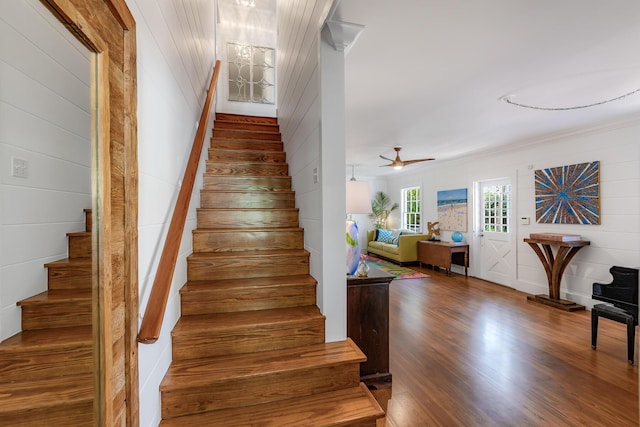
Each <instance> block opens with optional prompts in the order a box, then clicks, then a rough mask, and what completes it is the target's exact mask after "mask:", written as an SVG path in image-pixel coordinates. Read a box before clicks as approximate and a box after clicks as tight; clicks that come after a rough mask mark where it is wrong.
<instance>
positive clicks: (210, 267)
mask: <svg viewBox="0 0 640 427" xmlns="http://www.w3.org/2000/svg"><path fill="white" fill-rule="evenodd" d="M187 265H188V267H187V279H188V280H211V279H236V278H247V279H250V278H252V277H274V276H286V275H288V274H291V275H298V274H309V257H308V256H293V257H292V256H288V255H283V256H269V257H266V256H265V257H257V256H251V257H247V256H238V257H229V258H227V257H225V258H222V259H218V258H191V257H189V258H187Z"/></svg>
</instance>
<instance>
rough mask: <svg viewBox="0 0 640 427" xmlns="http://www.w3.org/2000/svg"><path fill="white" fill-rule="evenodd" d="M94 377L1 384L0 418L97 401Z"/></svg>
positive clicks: (54, 378) (56, 378) (76, 376)
mask: <svg viewBox="0 0 640 427" xmlns="http://www.w3.org/2000/svg"><path fill="white" fill-rule="evenodd" d="M93 391H94V387H93V373H84V374H78V373H74V374H73V375H70V376H64V377H53V378H45V379H39V380H38V379H30V380H29V381H15V382H8V383H0V396H2V405H0V415H1V414H2V413H3V412H16V411H22V410H28V409H33V408H47V407H54V406H57V405H59V404H60V403H65V404H72V403H74V402H83V401H84V402H86V401H91V400H93Z"/></svg>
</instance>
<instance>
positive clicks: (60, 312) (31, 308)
mask: <svg viewBox="0 0 640 427" xmlns="http://www.w3.org/2000/svg"><path fill="white" fill-rule="evenodd" d="M82 325H91V300H89V301H83V302H57V303H51V304H37V305H27V306H22V330H31V329H44V328H64V327H67V326H82Z"/></svg>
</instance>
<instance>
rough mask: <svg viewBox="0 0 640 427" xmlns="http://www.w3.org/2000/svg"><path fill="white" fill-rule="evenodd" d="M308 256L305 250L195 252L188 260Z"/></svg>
mask: <svg viewBox="0 0 640 427" xmlns="http://www.w3.org/2000/svg"><path fill="white" fill-rule="evenodd" d="M283 255H287V256H308V255H309V252H307V251H306V250H305V249H276V250H265V251H243V252H194V253H192V254H191V255H189V257H188V258H191V259H200V258H248V257H252V256H259V257H270V256H283Z"/></svg>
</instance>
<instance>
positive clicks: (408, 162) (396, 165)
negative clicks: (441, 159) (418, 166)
mask: <svg viewBox="0 0 640 427" xmlns="http://www.w3.org/2000/svg"><path fill="white" fill-rule="evenodd" d="M393 149H394V150H395V152H396V158H395V159H394V160H391V159H390V158H388V157H385V156H383V155H380V158H381V159H383V160H388V161H390V162H391V163H389V164H388V165H382V166H381V167H384V166H391V167H392V168H394V169H395V170H397V171H399V170H400V169H402V168H403V167H405V166H407V165H411V164H413V163H419V162H427V161H429V160H435V159H434V158H428V159H413V160H405V161H402V160H400V150H402V147H401V146H399V145H396V146H395V147H393Z"/></svg>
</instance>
